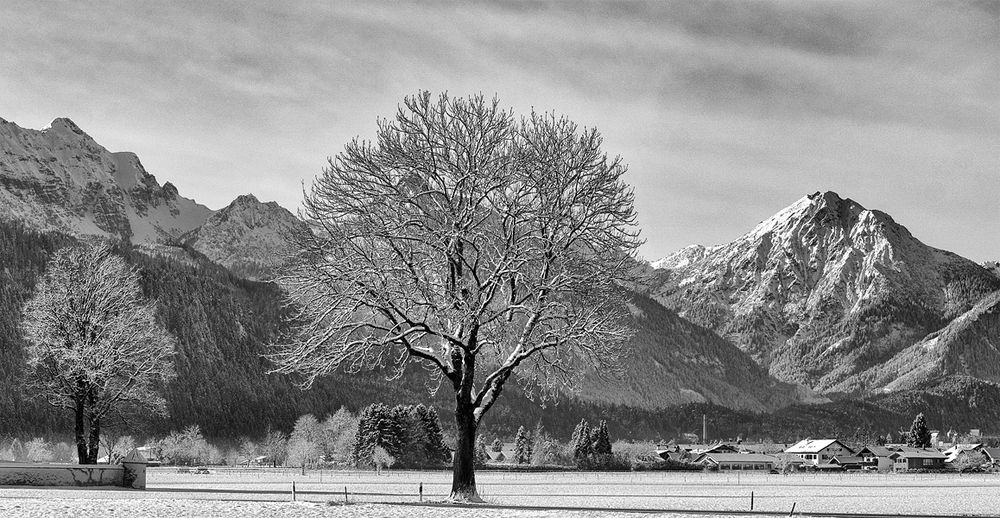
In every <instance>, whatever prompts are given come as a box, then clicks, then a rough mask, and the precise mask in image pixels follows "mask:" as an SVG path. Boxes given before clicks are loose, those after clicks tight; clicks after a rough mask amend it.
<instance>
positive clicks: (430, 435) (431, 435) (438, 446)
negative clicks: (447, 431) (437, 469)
mask: <svg viewBox="0 0 1000 518" xmlns="http://www.w3.org/2000/svg"><path fill="white" fill-rule="evenodd" d="M421 419H422V421H423V424H424V433H426V434H427V443H426V444H425V445H424V451H425V452H426V456H427V461H428V463H429V464H430V465H431V466H438V465H440V464H441V463H443V462H447V461H448V459H449V457H450V456H451V452H450V450H449V449H448V447H447V446H445V444H444V434H442V433H441V421H440V420H439V419H438V413H437V410H435V409H434V407H430V408H428V409H427V412H426V413H425V414H423V416H422V417H421Z"/></svg>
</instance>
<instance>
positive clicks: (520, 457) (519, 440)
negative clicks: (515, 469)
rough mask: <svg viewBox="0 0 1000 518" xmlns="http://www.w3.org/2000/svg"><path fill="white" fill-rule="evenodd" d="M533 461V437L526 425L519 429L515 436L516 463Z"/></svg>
mask: <svg viewBox="0 0 1000 518" xmlns="http://www.w3.org/2000/svg"><path fill="white" fill-rule="evenodd" d="M530 461H531V437H529V436H528V432H527V430H525V429H524V427H523V426H522V427H520V428H518V429H517V435H516V436H515V437H514V463H516V464H527V463H528V462H530Z"/></svg>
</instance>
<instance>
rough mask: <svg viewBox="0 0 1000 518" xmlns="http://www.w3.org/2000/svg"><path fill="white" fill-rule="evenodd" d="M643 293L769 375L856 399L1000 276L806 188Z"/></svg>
mask: <svg viewBox="0 0 1000 518" xmlns="http://www.w3.org/2000/svg"><path fill="white" fill-rule="evenodd" d="M657 264H658V265H659V266H660V267H661V268H660V269H659V270H657V273H656V274H655V276H654V278H653V279H652V281H651V282H650V286H649V292H650V294H651V295H652V296H653V297H654V298H655V299H656V300H658V301H660V302H662V303H663V304H664V305H666V306H667V307H670V308H674V309H676V310H677V311H678V312H679V313H680V315H681V316H683V317H685V318H687V319H689V320H692V321H693V322H696V323H698V324H700V325H703V326H705V327H708V328H710V329H713V330H715V331H717V332H719V333H720V334H721V335H722V336H723V337H725V338H727V339H730V340H732V341H733V342H734V343H736V344H737V345H738V346H739V347H740V348H741V349H743V350H744V351H747V352H748V353H749V354H750V355H751V356H753V358H754V359H755V360H756V361H757V362H758V363H760V364H761V365H763V366H765V367H767V368H768V369H769V371H770V372H771V373H772V374H773V375H775V376H776V377H777V378H778V379H781V380H784V381H789V382H798V383H803V384H805V385H807V386H810V387H812V388H814V389H816V390H819V391H821V392H829V393H864V392H866V391H869V390H871V389H872V388H873V387H872V386H870V384H869V383H868V381H867V380H866V379H865V378H864V377H862V376H859V374H861V373H863V372H864V371H866V370H867V369H870V368H872V367H873V366H875V365H877V364H879V363H881V362H883V361H885V360H888V359H889V358H891V357H892V356H894V355H895V354H896V353H898V352H900V351H901V350H903V349H905V348H906V347H909V346H910V345H912V344H913V343H915V342H917V341H919V340H921V339H922V338H923V337H925V336H927V335H928V334H930V333H932V332H934V331H936V330H938V329H940V328H942V327H944V326H945V325H946V324H947V323H948V322H949V321H950V320H952V319H954V318H955V317H957V316H959V315H961V314H963V313H965V312H966V311H968V310H969V309H971V308H972V306H973V305H974V304H975V303H976V302H978V301H979V300H980V299H981V298H982V297H983V296H984V295H985V294H987V293H989V292H992V291H994V290H997V289H1000V281H998V279H997V278H996V277H994V276H993V275H991V274H990V273H989V272H988V271H987V270H986V269H984V268H983V267H982V266H980V265H977V264H975V263H973V262H972V261H969V260H967V259H964V258H962V257H959V256H957V255H955V254H953V253H950V252H947V251H944V250H938V249H936V248H932V247H929V246H927V245H924V244H923V243H921V242H920V241H919V240H917V239H916V238H915V237H913V235H912V234H910V232H909V231H908V230H907V229H906V228H905V227H903V226H902V225H899V224H898V223H896V222H895V221H894V220H893V219H892V218H891V217H890V216H889V215H888V214H885V213H883V212H880V211H877V210H868V209H866V208H864V207H862V206H861V205H860V204H858V203H856V202H854V201H852V200H850V199H842V198H841V197H840V196H838V195H837V194H836V193H833V192H826V193H815V194H812V195H809V196H806V197H803V198H802V199H800V200H798V201H797V202H795V203H794V204H792V205H791V206H789V207H788V208H786V209H784V210H782V211H780V212H779V213H777V214H776V215H774V216H772V217H771V218H769V219H767V220H765V221H763V222H761V223H760V224H759V225H757V226H756V227H755V228H754V229H753V230H751V231H750V232H749V233H747V234H745V235H744V236H742V237H740V238H739V239H737V240H735V241H733V242H732V243H729V244H725V245H721V246H716V247H710V248H705V247H688V248H687V249H685V250H682V251H681V252H678V253H676V254H673V255H672V256H669V257H667V258H665V259H664V260H662V261H659V262H658V263H657Z"/></svg>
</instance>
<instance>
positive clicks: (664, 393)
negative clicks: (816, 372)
mask: <svg viewBox="0 0 1000 518" xmlns="http://www.w3.org/2000/svg"><path fill="white" fill-rule="evenodd" d="M631 310H632V314H633V317H634V324H635V329H636V335H635V337H634V338H633V339H632V342H631V343H630V347H629V351H628V354H630V355H631V356H630V358H629V360H630V361H629V362H627V364H628V369H627V370H626V373H625V376H624V377H623V378H622V379H616V380H612V381H611V382H598V381H597V379H596V378H593V377H588V378H585V379H584V381H583V385H582V387H581V389H580V394H579V396H580V397H581V398H582V399H584V400H586V401H596V402H601V403H610V404H615V405H623V406H637V407H641V408H646V409H650V410H657V409H663V408H667V407H670V406H676V405H684V404H688V403H710V404H714V405H719V406H724V407H727V408H732V409H736V410H747V411H751V412H771V411H774V410H777V409H779V408H783V407H786V406H789V405H792V404H797V403H808V404H814V403H823V402H827V401H828V400H827V399H826V398H824V397H822V396H818V395H816V394H814V393H813V392H812V391H811V390H809V389H808V388H806V387H803V386H801V385H795V384H790V383H783V382H780V381H778V380H776V379H775V378H774V377H772V376H771V375H769V374H768V372H767V370H766V369H763V368H761V367H760V366H759V365H757V364H756V363H755V362H754V361H753V359H752V358H750V356H749V355H747V354H746V353H744V352H743V351H741V350H739V349H738V348H737V347H736V346H734V345H733V344H732V343H730V342H728V341H726V340H723V339H722V338H721V337H719V335H717V334H715V333H714V332H712V331H711V330H709V329H706V328H704V327H701V326H699V325H696V324H693V323H691V322H689V321H687V320H685V319H683V318H681V317H680V316H678V315H677V313H675V312H674V311H671V310H669V309H667V308H665V307H663V306H662V305H660V304H658V303H657V302H656V301H654V300H652V299H650V298H648V297H645V296H643V295H639V294H633V295H632V297H631Z"/></svg>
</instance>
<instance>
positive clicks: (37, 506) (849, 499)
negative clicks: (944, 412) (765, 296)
mask: <svg viewBox="0 0 1000 518" xmlns="http://www.w3.org/2000/svg"><path fill="white" fill-rule="evenodd" d="M147 480H148V488H147V490H146V491H129V490H120V489H114V488H89V489H69V488H67V489H62V488H51V489H49V488H27V487H19V488H14V487H6V488H0V516H45V517H48V516H112V517H113V516H128V517H130V518H131V517H133V516H170V517H183V516H304V517H311V516H333V517H340V516H385V517H397V516H398V517H401V518H417V517H423V516H429V517H438V516H441V517H444V516H458V517H469V518H473V517H480V516H482V517H494V516H495V517H500V516H516V517H521V516H537V517H556V516H568V517H572V516H579V517H586V518H589V517H625V516H639V515H637V514H631V515H630V514H623V513H615V512H607V511H574V512H572V513H571V512H570V511H567V510H565V509H563V510H559V509H553V510H516V511H515V510H512V509H488V508H474V509H455V508H448V509H442V508H437V507H426V506H424V507H418V506H417V505H419V504H418V498H419V497H418V490H419V487H420V485H421V484H423V489H424V500H425V501H432V502H433V501H440V500H442V499H443V498H444V497H445V496H446V495H447V492H448V488H449V484H450V474H449V473H447V472H440V471H439V472H389V473H387V474H382V475H375V474H374V473H371V472H359V471H324V472H317V471H311V472H308V473H307V474H306V475H305V476H303V475H302V474H301V473H298V472H294V471H284V472H264V471H259V472H226V471H223V470H219V471H215V472H213V473H211V474H208V475H195V474H187V473H178V472H177V470H174V469H167V468H158V469H154V470H151V471H150V472H149V473H148V477H147ZM477 481H478V485H479V489H480V492H481V494H482V495H483V497H484V498H485V499H486V500H487V501H489V502H490V503H492V504H497V505H506V506H529V507H531V506H534V507H546V508H559V507H562V508H569V507H585V508H605V509H636V510H638V509H645V510H664V511H668V514H666V516H671V513H669V511H680V510H705V511H716V512H718V513H719V514H718V515H714V516H727V515H728V514H729V513H730V512H739V511H747V510H749V507H750V494H751V492H752V493H753V494H754V510H755V511H764V512H773V513H775V514H776V515H777V514H782V515H787V514H788V512H789V511H790V510H791V508H792V505H793V504H794V505H795V510H796V511H797V512H808V513H874V514H903V515H921V514H924V515H928V514H929V515H971V516H996V515H997V512H998V510H1000V475H995V474H983V475H963V476H959V475H957V474H945V475H893V474H888V475H876V474H843V475H831V474H823V475H813V474H808V475H806V474H799V475H789V476H783V475H766V474H763V473H736V472H733V473H664V472H660V473H500V472H481V473H478V474H477ZM293 482H294V483H295V487H296V499H297V501H296V502H291V488H292V483H293ZM345 487H346V488H347V491H348V501H349V502H350V504H351V505H347V506H343V505H339V504H340V503H341V502H343V500H344V496H343V492H344V489H345ZM330 502H332V503H335V504H338V505H327V503H330ZM389 503H393V504H395V505H392V504H389ZM398 504H411V505H398Z"/></svg>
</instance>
